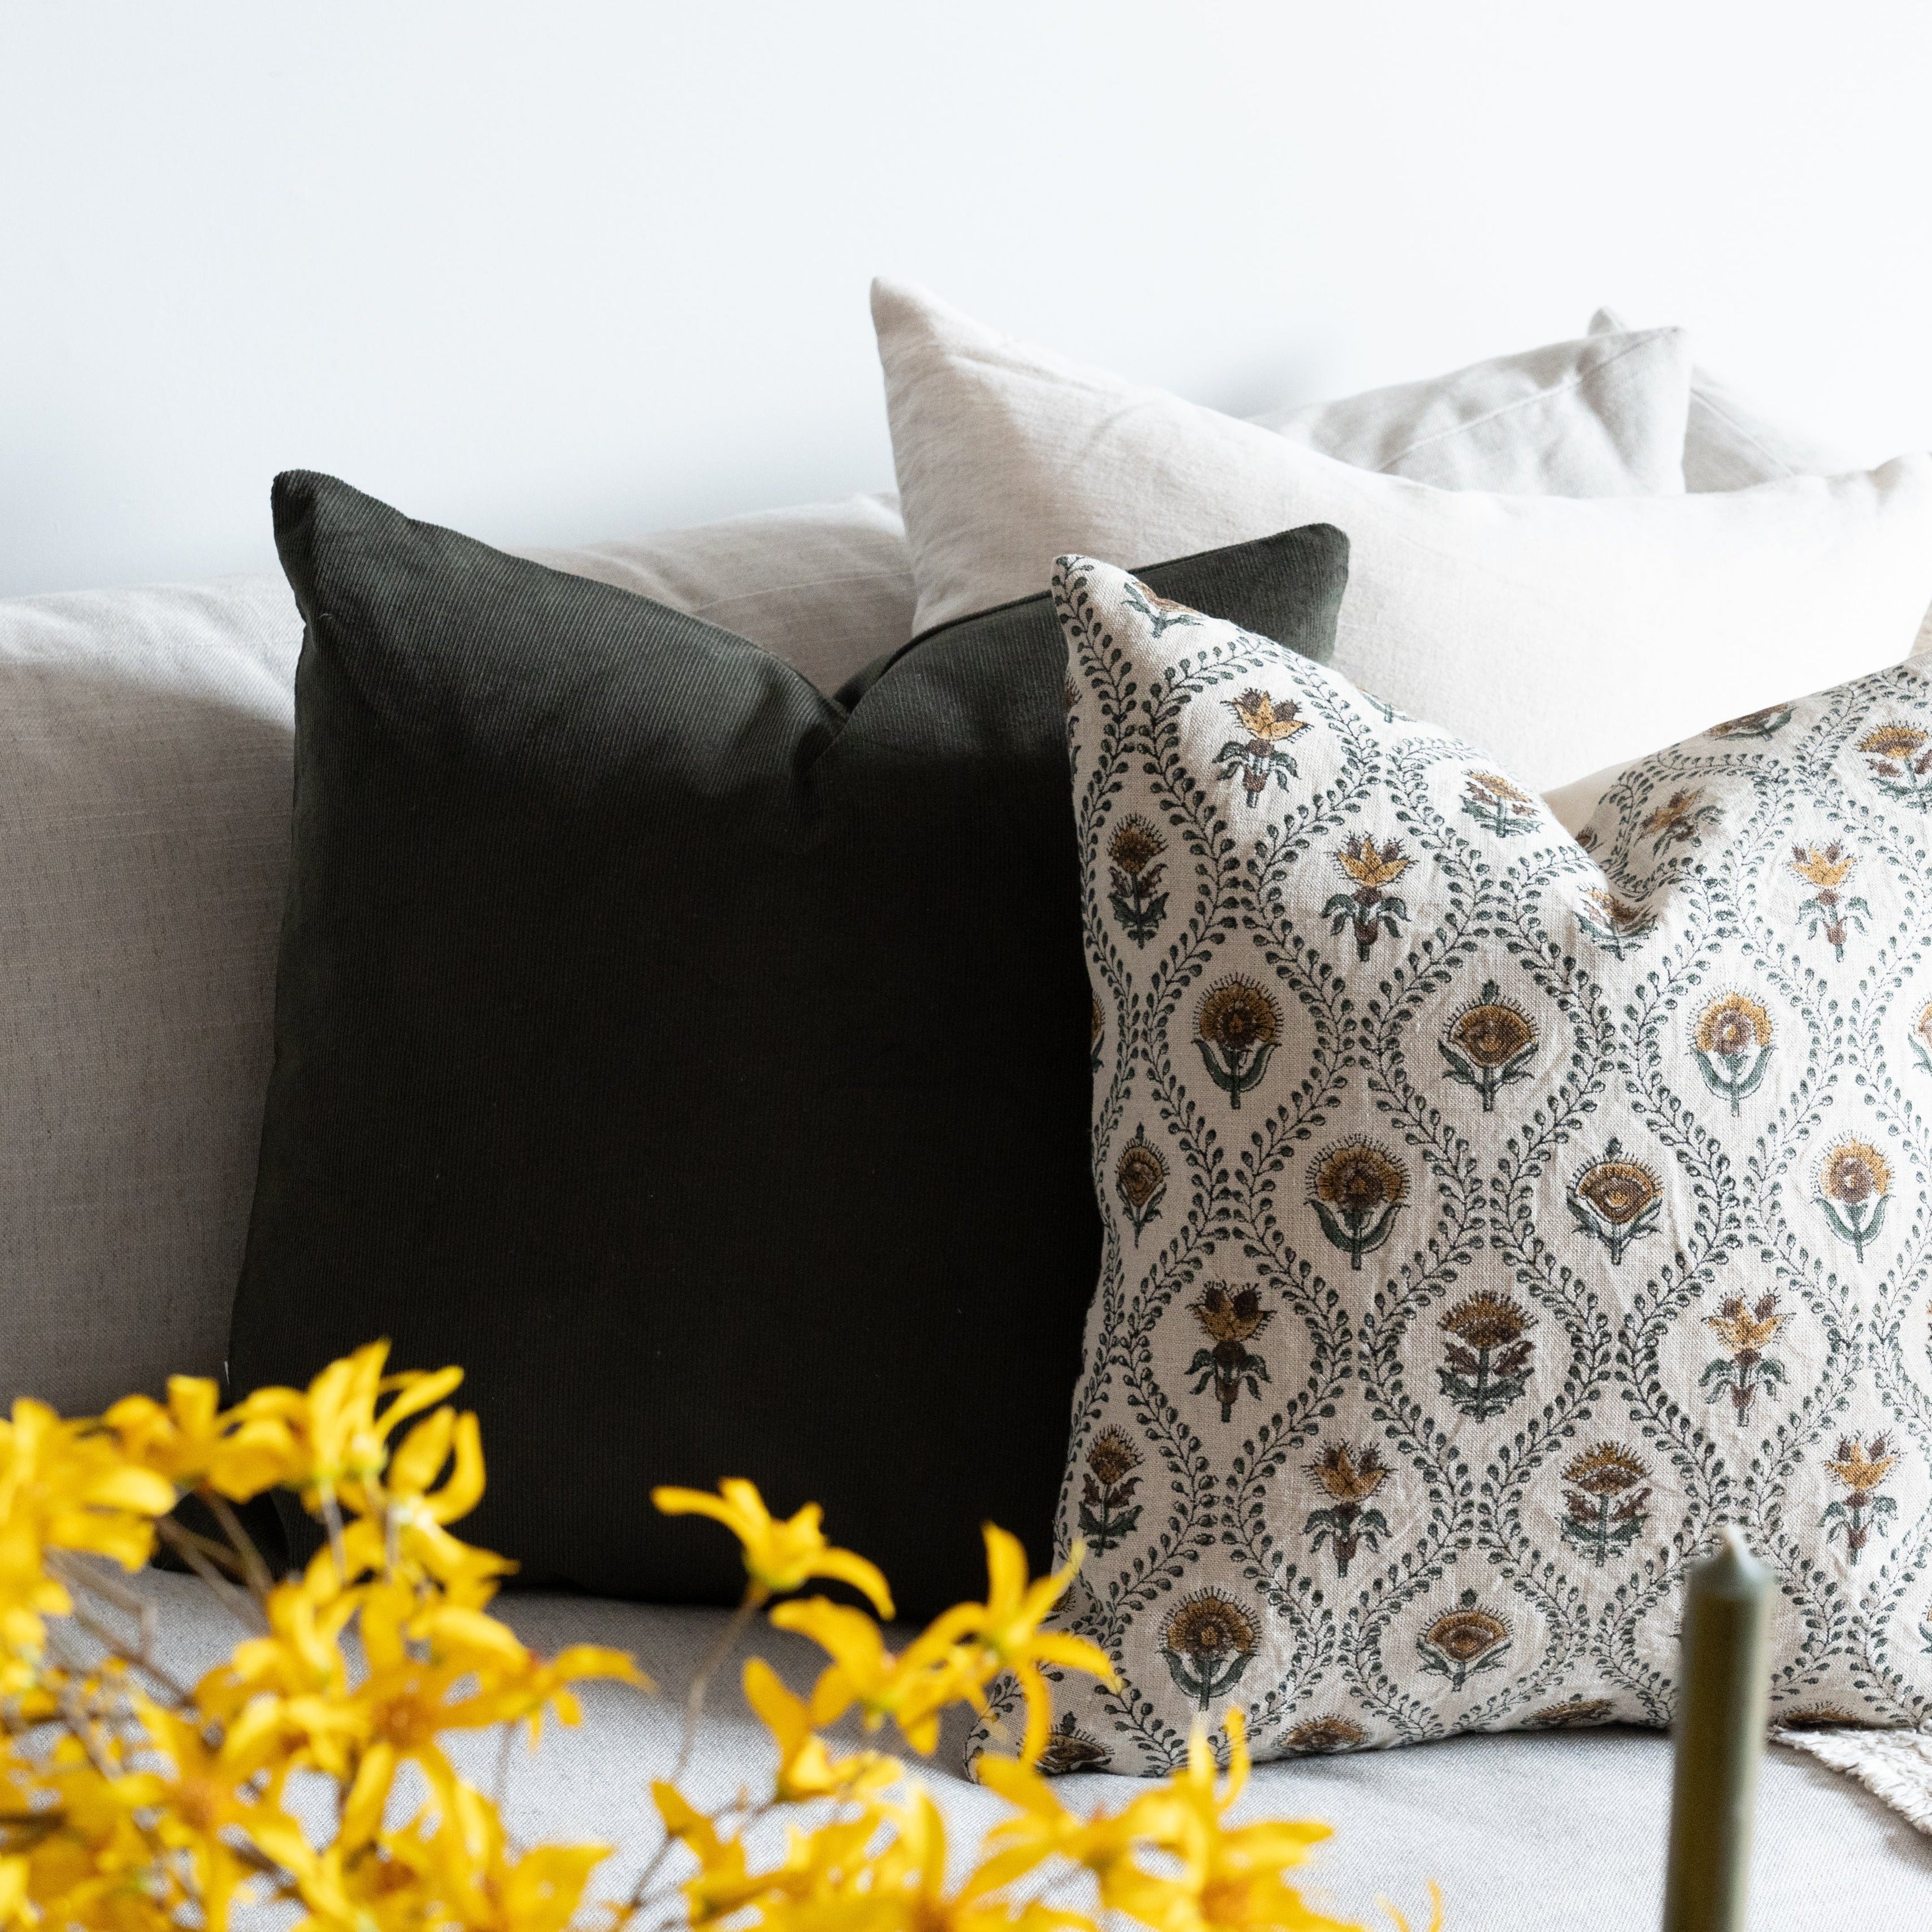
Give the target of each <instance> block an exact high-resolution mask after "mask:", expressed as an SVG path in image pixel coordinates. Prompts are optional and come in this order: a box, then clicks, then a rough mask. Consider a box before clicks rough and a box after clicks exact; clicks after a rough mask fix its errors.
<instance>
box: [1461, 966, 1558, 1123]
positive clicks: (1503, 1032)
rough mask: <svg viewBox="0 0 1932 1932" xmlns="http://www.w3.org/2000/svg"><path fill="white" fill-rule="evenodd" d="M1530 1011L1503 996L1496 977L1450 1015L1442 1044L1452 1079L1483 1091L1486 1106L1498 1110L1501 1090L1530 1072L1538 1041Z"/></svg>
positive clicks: (1491, 1109) (1524, 1077)
mask: <svg viewBox="0 0 1932 1932" xmlns="http://www.w3.org/2000/svg"><path fill="white" fill-rule="evenodd" d="M1436 1046H1437V1047H1438V1049H1439V1051H1440V1052H1441V1053H1442V1058H1443V1061H1444V1062H1445V1064H1446V1065H1447V1067H1448V1071H1449V1077H1450V1079H1452V1080H1455V1081H1459V1082H1461V1083H1462V1085H1464V1086H1465V1087H1473V1088H1475V1090H1476V1091H1477V1092H1478V1094H1481V1096H1482V1100H1483V1112H1484V1113H1486V1114H1487V1113H1491V1112H1494V1110H1495V1108H1496V1094H1497V1093H1498V1091H1499V1090H1500V1089H1502V1088H1505V1087H1507V1086H1508V1085H1510V1084H1511V1082H1513V1081H1517V1080H1526V1079H1528V1078H1529V1073H1530V1064H1531V1062H1532V1061H1533V1060H1534V1059H1535V1057H1536V1049H1537V1046H1538V1040H1537V1037H1536V1028H1535V1025H1533V1024H1532V1022H1531V1020H1530V1017H1529V1015H1528V1014H1527V1013H1525V1012H1524V1011H1523V1009H1522V1007H1520V1006H1518V1005H1517V1003H1516V1002H1515V1001H1514V1000H1508V999H1505V998H1504V997H1503V992H1502V988H1501V987H1500V986H1498V985H1497V983H1496V981H1495V980H1484V982H1483V987H1482V991H1481V992H1480V993H1479V994H1478V995H1477V996H1476V998H1475V999H1473V1000H1471V1001H1467V1002H1466V1003H1465V1004H1463V1005H1462V1006H1460V1007H1457V1010H1456V1011H1455V1012H1454V1013H1453V1014H1451V1016H1450V1019H1449V1024H1448V1026H1447V1027H1446V1028H1444V1030H1443V1034H1442V1038H1441V1039H1440V1040H1438V1041H1437V1043H1436Z"/></svg>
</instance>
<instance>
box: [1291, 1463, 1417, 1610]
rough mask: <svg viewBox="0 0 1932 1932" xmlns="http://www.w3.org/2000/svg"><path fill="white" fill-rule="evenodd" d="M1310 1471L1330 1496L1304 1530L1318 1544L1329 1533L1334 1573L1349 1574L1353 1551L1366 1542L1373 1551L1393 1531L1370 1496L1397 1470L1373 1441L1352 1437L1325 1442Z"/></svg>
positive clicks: (1339, 1575) (1312, 1516)
mask: <svg viewBox="0 0 1932 1932" xmlns="http://www.w3.org/2000/svg"><path fill="white" fill-rule="evenodd" d="M1308 1473H1309V1475H1311V1476H1313V1478H1315V1480H1316V1482H1318V1483H1319V1484H1320V1485H1321V1486H1322V1489H1323V1490H1325V1491H1326V1492H1327V1493H1328V1497H1329V1499H1330V1501H1329V1504H1328V1507H1327V1508H1325V1509H1319V1510H1316V1511H1314V1512H1313V1514H1311V1515H1310V1517H1309V1519H1308V1520H1307V1523H1304V1524H1303V1526H1302V1529H1301V1533H1302V1535H1304V1536H1312V1537H1313V1538H1314V1539H1315V1542H1314V1546H1313V1547H1315V1548H1316V1549H1317V1550H1319V1549H1320V1548H1321V1547H1322V1544H1324V1543H1325V1542H1327V1541H1328V1540H1329V1539H1330V1538H1331V1537H1332V1538H1334V1544H1335V1574H1336V1575H1337V1576H1338V1577H1346V1576H1347V1575H1348V1574H1349V1564H1350V1563H1351V1562H1352V1561H1353V1560H1354V1558H1355V1553H1356V1551H1357V1550H1359V1549H1360V1548H1361V1546H1362V1545H1363V1544H1365V1543H1366V1544H1367V1545H1368V1546H1369V1552H1370V1555H1371V1556H1373V1554H1374V1553H1375V1552H1376V1551H1377V1550H1379V1549H1380V1548H1381V1547H1382V1538H1384V1537H1385V1536H1386V1535H1388V1533H1389V1526H1388V1519H1387V1518H1386V1517H1384V1516H1383V1514H1382V1511H1380V1510H1378V1509H1370V1508H1368V1506H1367V1505H1368V1502H1369V1499H1370V1498H1371V1497H1372V1496H1374V1495H1375V1493H1376V1491H1377V1490H1379V1489H1380V1488H1381V1487H1382V1485H1383V1484H1385V1482H1387V1481H1388V1479H1389V1478H1390V1477H1391V1475H1393V1474H1394V1471H1393V1470H1391V1469H1390V1467H1389V1466H1388V1464H1387V1463H1385V1462H1384V1461H1383V1460H1382V1452H1381V1451H1380V1450H1379V1449H1378V1448H1376V1445H1374V1444H1373V1442H1370V1443H1365V1444H1364V1445H1362V1446H1361V1448H1352V1447H1351V1446H1350V1445H1349V1444H1348V1443H1346V1442H1339V1441H1337V1442H1327V1443H1325V1444H1323V1445H1322V1454H1321V1455H1320V1457H1319V1458H1318V1459H1317V1460H1316V1461H1314V1462H1313V1463H1310V1464H1309V1466H1308Z"/></svg>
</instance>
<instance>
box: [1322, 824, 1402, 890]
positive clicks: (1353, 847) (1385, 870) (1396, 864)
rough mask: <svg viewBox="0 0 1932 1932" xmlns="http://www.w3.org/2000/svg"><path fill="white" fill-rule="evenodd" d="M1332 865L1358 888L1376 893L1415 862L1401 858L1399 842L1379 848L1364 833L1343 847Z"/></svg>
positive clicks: (1392, 841) (1393, 840) (1389, 884)
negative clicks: (1341, 871) (1340, 870)
mask: <svg viewBox="0 0 1932 1932" xmlns="http://www.w3.org/2000/svg"><path fill="white" fill-rule="evenodd" d="M1335 862H1336V864H1337V865H1339V866H1340V867H1341V868H1342V870H1343V872H1345V873H1346V874H1347V875H1348V877H1350V878H1352V879H1353V880H1355V883H1356V884H1357V885H1358V886H1370V887H1371V888H1372V889H1374V890H1376V891H1377V892H1379V891H1380V890H1381V889H1382V887H1383V886H1392V885H1394V883H1395V882H1396V880H1398V879H1399V878H1400V877H1402V875H1403V873H1405V872H1406V871H1408V870H1409V867H1410V866H1412V865H1414V864H1415V860H1414V859H1408V858H1405V857H1404V856H1403V850H1402V841H1401V840H1400V839H1399V838H1391V840H1390V841H1388V844H1387V845H1385V846H1378V845H1377V844H1376V841H1374V840H1373V838H1370V836H1369V835H1368V834H1367V832H1360V833H1358V834H1357V835H1356V836H1355V837H1354V838H1351V839H1350V840H1349V841H1348V842H1347V843H1346V844H1344V845H1343V847H1342V849H1341V850H1340V851H1339V852H1337V853H1336V854H1335Z"/></svg>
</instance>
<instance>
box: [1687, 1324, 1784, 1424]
mask: <svg viewBox="0 0 1932 1932" xmlns="http://www.w3.org/2000/svg"><path fill="white" fill-rule="evenodd" d="M1790 1319H1791V1317H1790V1316H1789V1315H1787V1314H1784V1313H1781V1311H1780V1310H1779V1308H1778V1297H1777V1295H1776V1294H1775V1293H1769V1294H1765V1295H1760V1296H1759V1297H1758V1298H1757V1302H1756V1303H1755V1304H1754V1305H1753V1306H1752V1307H1749V1308H1747V1307H1745V1298H1744V1297H1743V1296H1742V1295H1726V1296H1725V1298H1724V1300H1723V1301H1721V1302H1720V1303H1719V1304H1718V1312H1717V1313H1716V1314H1715V1315H1707V1316H1705V1318H1704V1326H1705V1327H1706V1328H1709V1329H1710V1330H1711V1331H1712V1332H1713V1333H1714V1334H1715V1335H1716V1336H1717V1337H1718V1340H1720V1341H1721V1342H1722V1343H1724V1346H1725V1348H1726V1349H1728V1350H1729V1351H1730V1353H1729V1354H1727V1355H1720V1356H1718V1358H1716V1359H1715V1361H1711V1362H1708V1363H1706V1364H1705V1367H1704V1373H1703V1376H1702V1377H1701V1378H1700V1381H1701V1382H1702V1384H1703V1390H1704V1400H1706V1402H1715V1401H1716V1400H1718V1397H1719V1396H1720V1395H1724V1396H1727V1397H1729V1398H1730V1404H1731V1408H1732V1411H1733V1413H1734V1415H1736V1418H1737V1420H1738V1421H1740V1422H1742V1421H1744V1419H1745V1417H1746V1416H1748V1415H1749V1414H1750V1413H1751V1403H1752V1401H1753V1400H1754V1397H1756V1396H1757V1392H1758V1391H1759V1389H1760V1388H1762V1387H1764V1386H1766V1385H1769V1384H1772V1383H1777V1382H1783V1381H1784V1364H1783V1363H1782V1362H1781V1361H1778V1359H1777V1358H1776V1357H1775V1356H1773V1355H1766V1353H1765V1351H1766V1349H1769V1347H1770V1346H1771V1345H1772V1343H1773V1342H1774V1341H1775V1340H1777V1339H1778V1331H1779V1330H1781V1328H1783V1327H1784V1325H1785V1324H1786V1323H1787V1322H1789V1321H1790Z"/></svg>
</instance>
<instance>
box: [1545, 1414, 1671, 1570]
mask: <svg viewBox="0 0 1932 1932" xmlns="http://www.w3.org/2000/svg"><path fill="white" fill-rule="evenodd" d="M1649 1474H1650V1472H1649V1470H1648V1469H1646V1468H1645V1467H1644V1466H1643V1463H1640V1462H1639V1461H1638V1460H1637V1457H1636V1454H1635V1453H1634V1451H1631V1450H1629V1449H1627V1448H1625V1447H1624V1445H1622V1443H1620V1442H1599V1443H1598V1445H1597V1446H1596V1447H1595V1448H1594V1449H1586V1451H1584V1452H1583V1454H1581V1455H1580V1456H1573V1457H1571V1459H1570V1460H1569V1462H1568V1463H1567V1464H1566V1465H1565V1468H1564V1471H1563V1480H1564V1481H1565V1482H1566V1483H1568V1484H1571V1485H1572V1487H1571V1488H1569V1489H1567V1490H1565V1491H1564V1493H1563V1501H1564V1505H1565V1515H1564V1518H1563V1534H1564V1535H1565V1537H1566V1538H1568V1540H1569V1541H1571V1543H1574V1544H1575V1545H1576V1546H1577V1548H1578V1549H1580V1550H1582V1551H1583V1552H1584V1553H1585V1554H1586V1555H1587V1556H1589V1559H1590V1561H1591V1562H1592V1563H1594V1564H1595V1565H1596V1566H1597V1568H1598V1569H1599V1570H1601V1568H1603V1567H1604V1565H1605V1564H1606V1563H1607V1562H1609V1561H1610V1558H1611V1556H1613V1554H1615V1553H1616V1552H1618V1551H1620V1550H1625V1549H1627V1548H1628V1547H1629V1546H1630V1545H1631V1544H1633V1543H1634V1542H1635V1541H1637V1538H1638V1537H1639V1536H1640V1535H1642V1533H1643V1524H1644V1508H1645V1505H1646V1504H1647V1503H1649V1501H1650V1492H1649V1490H1647V1489H1645V1490H1640V1489H1638V1488H1637V1485H1638V1484H1640V1483H1641V1482H1642V1481H1643V1480H1644V1478H1646V1476H1648V1475H1649ZM1633 1491H1635V1493H1634V1494H1632V1492H1633Z"/></svg>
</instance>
